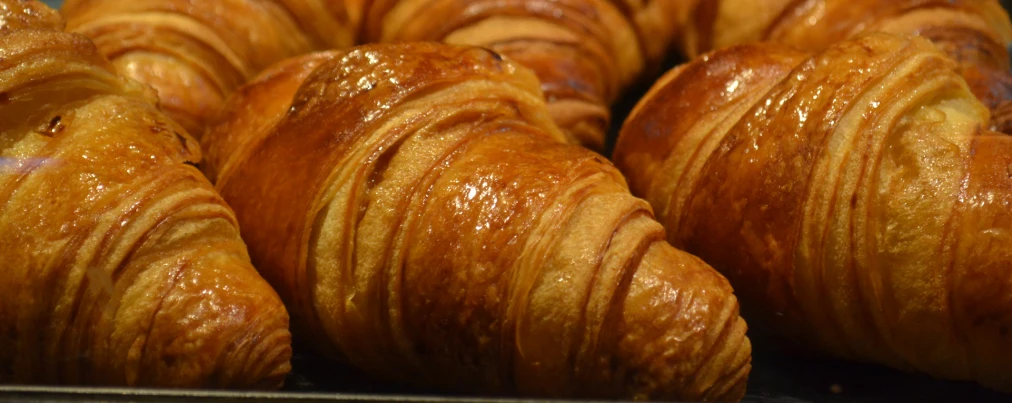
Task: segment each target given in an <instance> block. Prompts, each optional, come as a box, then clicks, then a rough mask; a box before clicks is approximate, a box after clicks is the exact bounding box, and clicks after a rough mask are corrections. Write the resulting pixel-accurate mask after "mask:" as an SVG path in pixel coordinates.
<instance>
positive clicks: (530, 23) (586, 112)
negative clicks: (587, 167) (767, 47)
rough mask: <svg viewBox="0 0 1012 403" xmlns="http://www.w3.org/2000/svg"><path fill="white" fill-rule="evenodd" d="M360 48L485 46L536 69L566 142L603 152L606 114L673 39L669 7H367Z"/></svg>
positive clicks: (600, 0) (455, 3) (440, 0)
mask: <svg viewBox="0 0 1012 403" xmlns="http://www.w3.org/2000/svg"><path fill="white" fill-rule="evenodd" d="M366 3H367V4H369V6H368V7H367V8H366V10H367V12H366V14H365V16H366V18H365V22H364V26H363V28H362V30H363V31H362V32H363V38H362V39H363V40H364V41H365V42H376V41H444V42H448V43H455V44H466V45H477V46H484V47H488V48H490V49H492V50H494V51H496V52H497V53H500V54H503V55H505V56H507V57H509V58H511V59H513V60H515V61H516V62H518V63H520V64H522V65H524V66H526V67H528V68H530V69H532V70H534V73H535V74H537V76H538V78H539V79H540V80H541V83H542V84H541V88H542V91H543V92H544V94H545V97H546V98H547V100H548V108H549V111H550V113H551V114H552V117H553V118H554V119H555V121H556V123H557V124H558V125H559V126H560V127H561V128H562V130H563V132H564V133H566V135H567V138H568V139H569V141H571V142H575V143H577V144H581V145H584V146H587V147H589V148H591V149H594V150H598V151H601V150H602V149H603V147H604V144H605V135H606V132H607V130H608V127H609V125H610V122H611V116H610V115H611V113H610V110H609V108H610V107H611V105H612V103H613V102H615V100H616V99H617V98H618V96H619V95H620V94H621V93H622V91H623V90H625V89H627V88H628V87H629V86H630V85H631V84H633V83H634V82H635V81H636V80H637V79H638V78H639V77H640V76H641V75H642V74H643V72H644V70H645V69H647V68H648V67H650V66H655V65H658V64H659V62H660V61H661V59H662V58H663V56H664V52H665V51H666V50H667V48H668V47H669V43H670V41H671V39H673V35H674V28H675V25H674V24H673V23H672V22H671V21H666V20H665V19H664V16H666V15H669V14H670V13H671V11H666V10H667V9H672V8H673V7H674V6H675V4H674V3H673V2H672V1H669V0H666V1H622V0H507V1H502V0H372V1H366Z"/></svg>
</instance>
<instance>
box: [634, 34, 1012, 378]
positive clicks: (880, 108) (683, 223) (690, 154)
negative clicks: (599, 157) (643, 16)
mask: <svg viewBox="0 0 1012 403" xmlns="http://www.w3.org/2000/svg"><path fill="white" fill-rule="evenodd" d="M957 71H958V66H957V64H956V63H955V62H953V61H951V60H950V59H948V58H947V57H946V56H945V55H944V54H943V53H941V52H939V51H938V50H937V49H936V48H935V47H933V46H932V45H931V44H930V43H929V42H928V41H926V40H924V39H922V38H920V37H905V36H896V35H891V34H882V33H876V34H869V35H863V36H859V37H857V38H856V39H853V40H849V41H844V42H840V43H838V44H836V45H833V46H830V47H829V48H828V49H827V50H825V51H824V52H821V53H819V54H816V55H809V54H806V53H803V52H801V51H797V50H791V49H790V48H787V47H782V46H777V45H772V44H761V45H760V44H756V45H742V46H737V47H732V48H729V49H725V50H720V51H716V52H714V53H710V54H707V55H705V56H703V57H701V58H698V59H696V60H694V61H692V62H690V63H688V64H686V65H683V66H681V67H678V68H676V69H675V70H673V71H671V72H670V73H668V74H667V75H666V76H665V77H663V78H662V79H661V80H660V81H658V83H657V84H656V85H655V86H654V87H653V88H652V89H651V90H650V92H649V93H648V95H647V96H646V97H645V98H644V99H643V100H642V101H641V102H640V103H639V104H638V105H637V106H636V109H635V110H634V111H633V112H632V114H631V115H630V116H629V118H628V120H627V121H626V122H625V125H624V126H623V128H622V131H621V133H620V136H619V139H618V142H617V145H616V150H615V155H614V160H615V163H616V165H617V166H618V167H619V168H620V169H621V170H622V172H623V173H624V174H626V175H627V177H628V178H629V184H630V187H631V189H632V190H633V193H634V194H637V195H641V196H644V197H645V198H646V199H647V200H648V201H650V203H651V205H652V206H653V207H654V211H656V213H657V217H658V219H659V220H660V222H661V223H663V224H664V226H665V227H666V228H667V229H668V230H669V231H670V232H668V239H669V240H670V242H671V243H672V244H673V245H675V246H676V247H679V248H683V249H684V250H686V251H688V252H689V253H693V254H695V255H697V256H699V257H701V258H702V259H703V260H704V261H706V262H707V263H709V264H711V265H713V267H714V268H716V269H717V270H718V271H720V272H721V273H723V274H724V275H726V276H727V277H728V279H729V280H730V282H731V284H732V286H734V288H735V290H736V293H737V294H738V295H739V297H740V298H741V301H742V306H743V307H745V308H744V309H743V311H744V314H743V316H744V317H745V318H746V319H748V320H749V321H750V323H752V324H759V325H766V326H756V327H757V328H760V329H764V330H766V331H768V332H769V331H772V332H775V333H776V334H778V335H780V336H782V337H785V338H787V340H790V341H792V342H794V344H795V345H797V346H801V347H802V348H810V349H814V350H816V351H820V352H823V353H826V354H830V355H833V356H837V357H842V358H847V359H853V360H861V361H870V362H876V363H881V364H885V365H889V366H892V367H895V368H900V369H904V370H910V371H920V372H923V373H927V374H930V375H932V376H935V377H938V378H946V379H956V380H975V381H977V382H979V383H981V384H984V385H986V386H989V387H992V388H996V389H1000V390H1003V391H1012V371H1009V370H1008V363H1009V362H1012V333H1010V332H1009V329H1012V266H1010V264H1012V263H1010V262H1012V213H1010V211H1012V209H1010V208H1009V207H1010V205H1012V138H1009V137H1008V136H1005V135H1002V134H999V133H995V132H990V131H987V130H986V129H984V128H985V127H986V124H987V122H988V119H989V117H990V116H989V112H988V109H987V108H986V107H984V105H983V104H981V103H980V102H979V101H978V100H977V99H976V98H975V97H974V95H973V94H972V93H971V92H970V89H969V87H968V86H967V84H966V82H965V81H964V80H963V79H962V78H961V77H960V76H959V75H958V74H957Z"/></svg>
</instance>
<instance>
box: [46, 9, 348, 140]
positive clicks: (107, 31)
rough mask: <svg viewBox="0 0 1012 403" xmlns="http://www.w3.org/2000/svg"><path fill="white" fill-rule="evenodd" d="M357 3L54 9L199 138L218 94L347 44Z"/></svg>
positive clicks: (219, 97)
mask: <svg viewBox="0 0 1012 403" xmlns="http://www.w3.org/2000/svg"><path fill="white" fill-rule="evenodd" d="M360 1H361V0H357V1H356V0H348V1H347V3H348V5H347V7H346V6H345V3H346V2H345V1H327V0H200V1H194V0H66V1H65V2H64V5H63V8H62V10H61V11H62V12H63V13H64V15H66V16H67V23H68V29H69V30H71V31H75V32H79V33H82V34H84V35H86V36H88V37H89V38H91V39H92V40H93V41H94V42H95V44H96V45H98V48H99V50H100V51H101V52H102V53H103V54H104V55H106V56H107V57H108V58H109V59H110V60H111V61H112V63H113V65H114V66H116V69H117V70H118V71H119V72H120V74H123V75H125V76H127V77H130V78H133V79H136V80H138V81H140V82H142V83H145V84H148V85H150V86H152V87H154V88H155V90H156V91H157V92H158V95H159V99H160V101H161V107H162V109H163V110H164V111H166V113H167V114H168V115H169V116H170V117H171V118H173V119H174V120H176V121H177V122H180V123H181V124H182V125H183V126H184V127H185V128H186V129H187V130H189V131H190V133H192V134H194V135H196V136H200V135H202V134H203V130H204V126H205V125H206V123H207V120H208V119H210V118H211V117H212V116H214V114H215V113H217V111H218V109H219V108H220V106H221V103H222V101H223V100H224V99H225V97H227V96H228V94H230V93H231V92H232V91H233V90H234V89H235V88H236V87H238V86H239V85H240V84H242V83H244V82H246V81H247V80H248V79H250V78H252V77H253V76H254V75H255V74H256V73H258V72H259V71H260V70H262V69H263V68H265V67H267V66H268V65H271V64H273V63H276V62H278V61H280V60H282V59H285V58H287V57H291V56H296V55H300V54H304V53H307V52H310V51H313V50H322V49H329V48H332V47H345V46H351V45H352V44H353V42H354V40H355V28H356V24H355V21H357V19H358V18H360V17H357V15H356V13H357V12H356V9H355V4H356V3H358V2H360ZM359 7H360V6H359Z"/></svg>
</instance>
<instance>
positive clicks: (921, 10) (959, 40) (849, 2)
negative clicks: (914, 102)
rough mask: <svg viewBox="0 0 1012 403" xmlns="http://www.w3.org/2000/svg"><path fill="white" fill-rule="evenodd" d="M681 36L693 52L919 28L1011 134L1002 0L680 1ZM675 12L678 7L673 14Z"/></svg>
mask: <svg viewBox="0 0 1012 403" xmlns="http://www.w3.org/2000/svg"><path fill="white" fill-rule="evenodd" d="M676 3H678V6H680V7H681V9H680V10H679V11H678V12H677V15H678V16H677V17H669V18H671V19H677V21H679V23H678V24H676V25H678V26H680V27H682V31H681V35H680V37H679V38H680V39H679V41H678V42H679V43H680V45H681V47H682V49H683V51H684V52H685V53H686V54H687V55H688V56H689V57H695V56H697V55H699V54H700V53H702V52H706V51H709V50H712V49H721V48H724V47H727V46H731V45H734V44H739V43H747V42H754V41H773V42H778V43H784V44H788V45H791V46H794V47H797V48H800V49H802V50H806V51H813V52H814V51H819V50H822V49H825V48H826V47H828V46H830V45H831V44H833V43H835V42H838V41H841V40H844V39H846V38H850V37H853V36H854V35H857V34H859V33H861V32H870V31H881V32H889V33H895V34H917V35H921V36H924V37H926V38H928V39H930V40H931V41H932V42H933V43H934V44H935V45H936V46H938V47H939V48H941V49H942V51H943V52H945V53H946V54H947V55H949V56H950V57H952V58H953V59H955V60H957V61H958V62H959V64H958V71H959V72H960V74H962V75H963V77H964V78H965V79H966V80H967V82H968V83H969V85H970V88H971V90H973V92H974V94H976V95H977V96H978V97H979V98H980V99H981V100H982V101H983V102H984V104H985V105H987V106H988V107H990V108H994V109H996V112H995V116H994V117H995V125H994V127H995V129H996V130H1002V131H1006V132H1009V133H1012V76H1010V72H1009V71H1010V65H1009V54H1008V51H1007V50H1006V47H1007V46H1008V45H1012V23H1010V22H1009V16H1008V13H1007V12H1006V11H1005V9H1004V8H1003V7H1002V6H1001V4H1000V3H999V2H998V1H997V0H811V1H788V0H775V1H771V0H706V1H701V0H695V1H689V0H682V1H677V2H676ZM672 15H674V14H672Z"/></svg>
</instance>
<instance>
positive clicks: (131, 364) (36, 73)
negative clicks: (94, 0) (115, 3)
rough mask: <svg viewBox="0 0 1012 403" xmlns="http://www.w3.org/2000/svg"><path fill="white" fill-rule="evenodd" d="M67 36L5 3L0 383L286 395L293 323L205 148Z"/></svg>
mask: <svg viewBox="0 0 1012 403" xmlns="http://www.w3.org/2000/svg"><path fill="white" fill-rule="evenodd" d="M62 24H63V23H62V21H61V20H60V18H59V16H58V15H57V14H56V13H55V12H54V11H53V10H50V9H48V8H46V7H45V6H43V5H42V4H41V3H38V2H35V1H22V0H0V49H2V50H3V58H2V59H0V150H2V153H3V156H2V161H3V165H2V170H0V257H2V258H3V262H4V267H3V269H2V270H0V274H2V275H0V295H2V296H3V297H2V300H0V301H2V302H0V346H2V347H0V383H18V384H38V383H53V384H88V385H117V386H157V387H188V388H197V387H201V388H222V387H230V388H277V387H279V386H280V385H281V383H282V381H283V380H284V376H285V375H286V374H287V372H288V370H289V368H290V365H289V357H290V356H291V348H290V334H289V332H288V315H287V314H286V312H285V310H284V306H283V305H282V304H281V300H280V299H279V298H278V296H277V294H276V293H275V292H274V291H273V290H272V289H271V288H270V287H269V285H268V284H267V282H266V281H264V280H263V279H262V278H261V277H260V276H259V275H258V274H257V272H256V271H255V270H254V269H253V267H252V266H251V265H250V262H249V258H248V256H247V252H246V247H245V245H244V244H243V242H242V240H241V239H240V238H239V231H238V228H237V227H236V220H235V217H234V215H233V213H232V211H231V210H230V209H229V207H228V206H226V205H225V202H224V201H223V200H222V199H221V197H220V196H218V194H217V193H216V192H215V191H214V189H213V187H212V186H211V184H210V183H209V182H208V181H207V180H206V179H205V178H204V177H203V175H202V174H201V173H200V171H198V170H197V169H196V168H195V167H193V166H191V165H189V164H192V163H194V162H196V161H199V159H200V150H199V147H198V144H197V142H196V141H194V140H193V139H192V138H190V137H189V136H188V135H187V134H186V133H185V131H184V130H183V129H182V128H180V127H179V126H178V125H176V124H175V123H173V122H172V121H171V120H169V119H168V118H166V117H165V116H164V115H162V114H161V113H159V112H158V111H157V110H156V108H155V106H154V101H155V99H154V97H153V94H152V93H151V92H150V91H148V90H147V89H145V88H144V87H142V86H140V85H139V84H137V83H135V82H132V81H128V80H124V79H122V78H120V77H118V76H116V75H115V74H114V73H113V72H112V66H110V65H109V63H108V62H107V61H106V60H105V59H103V58H102V56H101V55H99V54H98V52H97V51H96V49H95V47H94V46H93V45H92V44H91V43H90V42H88V40H87V39H85V38H84V37H82V36H79V35H72V34H67V33H64V32H62V31H61V29H62Z"/></svg>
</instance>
